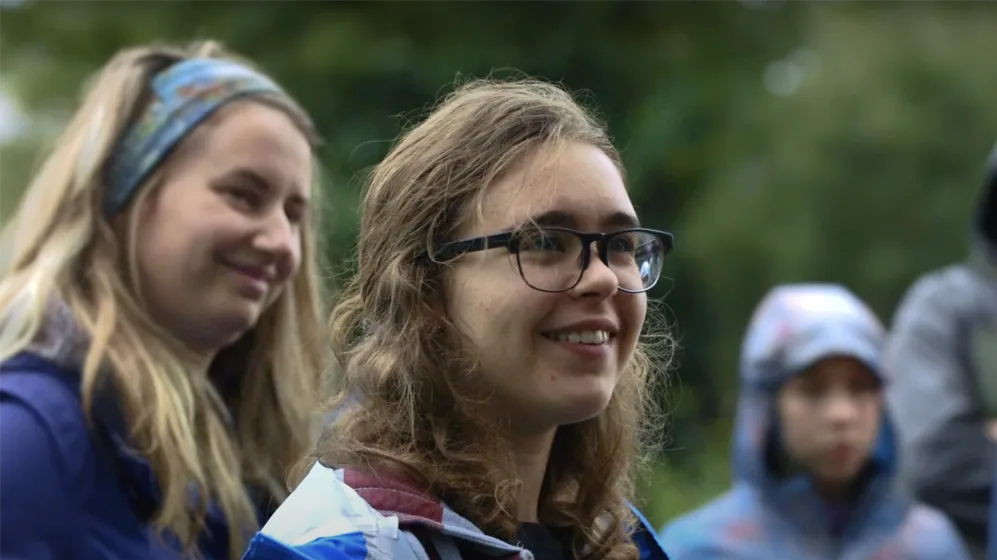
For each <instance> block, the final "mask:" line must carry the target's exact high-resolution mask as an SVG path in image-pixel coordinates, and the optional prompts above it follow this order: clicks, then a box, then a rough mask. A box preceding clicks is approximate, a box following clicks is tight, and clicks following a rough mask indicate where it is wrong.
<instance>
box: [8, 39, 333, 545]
mask: <svg viewBox="0 0 997 560" xmlns="http://www.w3.org/2000/svg"><path fill="white" fill-rule="evenodd" d="M192 57H213V58H225V59H230V60H237V61H238V62H240V63H242V64H246V65H248V63H247V62H246V61H244V60H239V59H237V58H236V57H234V56H233V55H231V54H229V53H227V52H226V51H225V50H224V48H223V47H222V46H220V45H219V44H217V43H215V42H210V41H209V42H202V43H197V44H194V45H189V46H187V47H171V46H146V47H139V48H131V49H127V50H123V51H121V52H120V53H118V54H117V55H116V56H115V57H114V58H113V59H111V61H110V62H109V63H108V64H107V65H106V66H104V68H103V69H101V70H100V72H99V73H98V74H97V75H96V76H95V78H93V79H92V80H91V83H90V86H89V87H87V88H86V89H85V93H84V95H83V99H82V102H81V106H80V107H79V109H78V110H77V112H76V114H75V115H74V117H73V118H72V120H71V122H70V123H69V125H68V127H67V128H66V129H65V131H64V132H63V134H62V135H61V137H60V138H59V140H58V141H57V143H56V145H55V147H54V150H53V151H52V152H51V154H50V155H49V156H48V158H47V159H46V160H45V161H44V163H43V165H42V166H41V169H40V170H39V172H38V174H37V175H36V176H35V178H34V180H33V181H32V183H31V184H30V186H29V187H28V189H27V192H26V193H25V196H24V199H23V200H22V203H21V206H20V208H19V209H18V212H17V214H16V215H15V216H14V220H13V222H12V223H11V224H10V225H9V228H10V230H9V231H7V232H5V237H7V238H8V239H9V240H10V241H12V242H13V246H12V250H13V251H12V252H13V254H12V255H11V258H10V263H9V270H7V271H5V273H4V275H3V276H2V279H0V315H2V317H3V328H2V329H0V331H2V333H0V359H6V358H8V357H10V356H12V355H13V354H15V353H17V352H19V351H22V350H24V349H25V348H27V347H28V346H29V345H30V344H31V343H32V341H33V340H35V339H36V338H37V337H38V336H39V335H40V332H41V331H42V329H44V328H45V326H46V325H45V323H46V312H47V309H48V308H49V305H50V304H51V302H52V301H53V300H56V301H59V302H61V304H65V305H66V306H68V308H69V310H70V311H71V312H72V314H73V317H74V318H75V321H76V322H77V324H78V326H79V328H80V329H81V330H82V331H83V332H84V333H85V334H86V336H87V338H88V346H87V353H86V357H85V361H84V363H83V364H82V372H81V394H82V401H83V408H84V411H85V413H86V415H87V418H88V420H89V421H90V422H91V423H92V422H93V414H92V412H93V411H92V406H93V403H94V401H95V398H96V397H97V395H98V394H99V393H100V392H101V391H102V390H103V389H104V387H108V388H110V389H111V390H112V392H113V394H114V396H115V397H116V398H117V399H118V402H119V405H120V407H121V412H122V414H123V415H124V418H125V421H126V423H127V426H128V428H129V431H130V433H129V434H128V435H129V436H130V439H129V442H130V444H131V445H133V446H134V447H135V450H136V451H137V452H138V453H139V454H140V455H141V456H143V457H144V458H145V459H147V460H148V462H149V463H150V465H151V467H152V470H153V472H154V473H155V477H156V481H157V483H158V487H159V490H160V493H161V495H162V501H161V504H160V506H159V509H158V510H157V511H156V513H155V516H154V519H153V525H154V526H155V527H157V528H158V529H160V530H166V531H170V532H172V533H174V534H175V535H176V537H178V538H179V540H180V541H181V543H183V546H184V550H185V551H187V552H193V553H195V554H196V552H197V551H196V538H197V535H198V533H199V532H200V531H201V530H202V529H203V528H204V526H205V512H206V508H207V504H208V500H215V501H216V502H217V504H218V506H219V507H220V508H221V510H222V512H224V514H225V516H226V519H227V521H228V523H229V539H230V540H229V542H230V543H231V550H232V555H231V556H232V558H233V559H237V558H239V557H241V554H242V550H243V548H244V545H245V544H246V542H247V537H248V536H250V535H251V534H252V532H253V531H255V530H256V529H257V528H258V518H257V512H256V508H255V505H254V503H253V502H254V501H253V499H252V498H251V496H250V491H249V490H248V489H247V486H248V487H251V488H253V489H254V490H262V491H264V492H267V493H268V494H269V495H270V496H272V497H273V498H275V499H277V500H282V499H283V498H284V497H285V496H286V488H287V486H286V484H285V480H286V476H287V468H288V467H290V466H292V465H293V464H294V463H295V462H297V461H298V460H300V458H301V456H302V455H303V454H305V453H306V452H307V450H308V449H309V448H310V447H311V446H312V445H313V443H314V438H313V431H314V427H315V421H314V411H315V408H316V407H317V402H316V395H317V393H318V389H319V379H318V378H319V376H320V371H321V368H322V367H323V362H324V356H323V354H324V351H323V347H324V346H325V344H327V340H326V339H325V336H324V334H323V332H324V327H323V324H322V322H323V320H324V317H323V315H324V313H323V311H322V310H321V308H320V301H321V300H322V297H321V295H322V294H321V293H320V286H319V283H318V280H317V279H318V277H319V276H318V272H319V271H318V270H317V267H318V264H317V263H318V260H317V250H316V238H315V234H314V232H315V228H316V226H315V221H314V220H315V219H316V216H315V215H312V216H309V217H308V218H306V220H308V221H306V223H305V225H304V227H303V228H302V231H303V232H304V233H303V234H302V235H303V239H302V262H301V268H300V270H299V272H298V274H297V276H296V277H295V279H294V280H293V281H292V282H291V284H290V285H289V286H288V287H287V288H286V289H285V290H284V291H283V293H282V294H281V295H280V297H279V298H278V299H277V301H275V302H274V304H273V305H272V306H271V307H269V308H268V309H267V310H266V312H265V313H263V315H262V316H261V318H260V320H259V322H258V323H257V325H256V327H255V328H254V329H252V331H250V332H249V333H247V334H245V335H244V336H243V337H242V339H241V340H240V341H239V342H237V343H236V344H235V345H233V346H231V347H229V348H226V349H223V350H222V351H221V352H220V353H219V354H218V356H217V357H216V358H215V359H214V361H213V362H212V365H211V369H212V374H214V373H215V372H217V371H219V370H226V371H230V372H231V370H235V374H236V375H238V376H239V377H240V378H241V381H240V386H239V389H238V392H237V396H235V397H228V398H227V396H226V395H221V394H219V392H218V390H217V389H216V388H215V387H214V386H213V385H212V383H211V382H210V380H209V376H204V375H195V374H193V373H191V368H190V367H189V366H188V364H189V362H188V361H187V360H186V358H185V352H184V350H183V348H182V347H181V345H180V344H179V342H178V341H177V340H176V339H175V338H173V337H171V336H170V335H169V334H168V333H166V332H164V331H163V330H162V328H160V327H159V326H158V325H156V323H155V322H154V321H153V320H152V318H151V317H149V315H148V314H147V312H146V311H145V310H144V306H143V305H142V301H141V296H140V290H139V289H138V288H139V286H137V285H136V283H135V279H136V278H137V275H136V273H135V262H134V255H133V251H134V241H135V240H134V222H135V220H134V219H133V218H134V216H135V215H136V214H137V212H138V210H139V209H140V207H141V206H142V204H143V201H144V200H147V199H148V197H149V195H150V193H151V192H153V191H155V189H156V188H158V186H159V185H160V184H161V178H162V173H161V172H160V173H154V174H153V175H154V176H153V177H152V178H151V179H149V180H148V181H146V183H145V184H143V185H142V186H141V187H140V188H139V191H138V194H137V196H136V197H135V200H134V201H133V202H131V203H130V204H129V206H128V207H126V208H125V209H124V210H123V211H122V212H121V215H120V216H119V217H117V218H114V219H113V220H108V219H106V218H105V217H104V214H103V213H102V212H101V202H102V198H103V196H104V191H105V184H104V179H103V177H104V174H105V169H106V167H107V165H108V160H109V158H110V157H111V156H112V153H113V151H114V149H115V145H116V142H117V141H118V139H119V138H120V137H121V136H122V134H123V131H124V130H126V128H127V127H128V125H129V124H130V123H131V122H133V121H134V119H135V118H136V116H137V115H138V114H139V113H140V112H141V111H142V110H143V109H144V107H145V106H146V104H147V103H149V101H150V97H151V93H150V92H149V88H148V84H149V83H150V81H151V79H152V77H153V76H154V75H155V74H156V73H158V72H161V71H163V70H165V69H166V68H168V67H169V66H171V65H173V64H175V63H177V62H180V61H183V60H185V59H188V58H192ZM255 100H256V101H260V102H264V103H269V104H271V105H272V106H274V107H276V108H279V109H281V110H283V111H285V112H286V113H287V114H288V115H289V116H290V117H291V118H292V119H293V120H294V122H295V123H296V124H297V126H298V127H299V128H300V129H301V131H302V133H304V134H306V135H307V136H308V137H309V139H310V140H313V139H314V134H313V127H312V124H311V121H310V119H309V117H308V115H307V114H306V113H305V112H304V111H303V110H302V109H300V108H299V107H298V106H297V105H296V104H294V102H293V101H290V100H288V99H281V100H280V102H277V100H275V99H269V100H268V99H267V98H264V97H257V98H255ZM182 145H183V143H181V146H180V150H182ZM174 155H175V154H174ZM172 157H174V156H168V157H167V158H166V161H164V162H161V164H160V166H159V169H160V170H161V169H162V168H163V166H164V165H168V163H169V161H170V159H171V158H172ZM313 190H316V191H317V189H313ZM312 206H313V207H315V206H317V204H313V205H312ZM314 213H315V212H314V211H313V214H314ZM118 219H121V220H124V221H123V222H122V223H123V224H125V225H126V227H125V228H123V230H124V231H125V232H126V233H125V234H124V235H120V236H119V235H115V231H116V225H117V223H118V222H117V220H118ZM121 229H122V228H117V230H121ZM230 412H231V415H232V416H234V418H231V417H230ZM233 420H234V424H233V423H232V422H233ZM191 487H193V488H194V489H195V490H196V491H197V492H196V494H197V496H198V497H199V504H198V505H197V506H196V507H193V508H192V507H191V502H190V496H191V494H190V490H191Z"/></svg>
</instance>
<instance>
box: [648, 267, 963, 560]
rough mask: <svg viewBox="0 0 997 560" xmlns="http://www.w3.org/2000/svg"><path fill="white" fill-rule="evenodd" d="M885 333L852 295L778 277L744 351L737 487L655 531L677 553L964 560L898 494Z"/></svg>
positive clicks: (925, 514) (692, 556) (815, 559)
mask: <svg viewBox="0 0 997 560" xmlns="http://www.w3.org/2000/svg"><path fill="white" fill-rule="evenodd" d="M883 339H884V330H883V328H882V326H881V324H880V322H879V321H878V320H877V319H876V317H875V316H874V315H873V313H872V312H871V311H870V310H869V309H868V308H867V307H866V306H865V305H864V304H863V303H862V302H861V301H860V300H859V299H858V298H857V297H855V296H854V295H853V294H852V293H851V292H849V291H848V290H847V289H845V288H843V287H841V286H838V285H833V284H796V285H784V286H779V287H776V288H775V289H773V290H772V291H771V292H770V293H769V294H768V296H767V297H765V298H764V300H763V301H762V303H761V304H760V305H759V306H758V308H757V310H756V311H755V314H754V317H753V319H752V321H751V324H750V325H749V328H748V331H747V334H746V336H745V340H744V344H743V346H742V351H741V363H740V377H741V393H740V402H739V405H738V412H737V418H736V425H735V429H734V435H733V449H732V462H733V471H734V486H733V488H731V490H729V491H728V492H727V493H726V494H724V495H723V496H721V497H719V498H717V499H716V500H714V501H712V502H710V503H709V504H707V505H706V506H704V507H702V508H700V509H698V510H696V511H694V512H692V513H689V514H686V515H685V516H683V517H681V518H679V519H678V520H676V521H674V522H672V523H670V524H669V525H667V526H666V527H665V528H664V529H663V530H662V532H661V538H662V543H663V545H664V547H665V549H666V550H668V553H669V555H670V556H671V558H672V559H673V560H687V559H688V560H709V559H714V558H724V559H737V560H749V559H751V560H755V559H757V560H773V559H779V560H794V559H800V560H804V559H806V560H819V559H841V560H960V559H965V558H967V553H966V551H965V549H964V546H963V544H962V542H961V541H960V538H959V536H958V535H957V533H956V531H955V529H954V527H953V526H952V524H951V523H950V522H949V521H948V520H947V519H946V518H945V517H944V516H942V515H941V514H940V513H938V512H936V511H934V510H931V509H929V508H927V507H925V506H921V505H918V504H915V503H912V502H910V501H909V500H908V499H906V498H905V497H903V496H902V495H900V494H899V493H898V492H897V491H896V490H895V488H894V486H895V484H894V477H895V472H896V468H897V452H896V449H895V444H894V437H893V429H892V427H891V425H890V422H889V419H888V417H887V415H886V411H885V408H884V406H883V396H882V395H883V385H884V382H885V379H884V378H883V376H882V375H881V373H880V360H881V347H882V342H883Z"/></svg>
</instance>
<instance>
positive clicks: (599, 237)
mask: <svg viewBox="0 0 997 560" xmlns="http://www.w3.org/2000/svg"><path fill="white" fill-rule="evenodd" d="M673 241H674V237H673V236H672V234H671V233H668V232H666V231H658V230H654V229H645V228H631V229H625V230H620V231H614V232H612V233H584V232H581V231H575V230H572V229H567V228H560V227H528V228H525V229H521V230H517V231H510V232H504V233H497V234H495V235H488V236H485V237H474V238H471V239H462V240H459V241H448V242H443V243H439V244H437V245H436V252H435V257H436V258H437V259H440V260H450V259H455V258H457V257H459V256H461V255H464V254H466V253H474V252H477V251H484V250H487V249H496V248H505V249H507V250H508V251H509V252H510V253H512V254H513V255H516V265H517V266H518V267H519V274H520V276H522V277H523V280H524V281H525V282H526V284H527V285H529V286H530V287H531V288H533V289H534V290H539V291H541V292H550V293H558V292H566V291H568V290H570V289H572V288H574V287H575V286H577V285H578V283H579V282H581V280H582V275H584V274H585V270H586V269H587V268H588V266H589V264H590V263H591V260H592V251H591V247H592V244H593V243H595V244H596V254H597V255H598V258H599V260H600V261H602V263H603V264H605V265H606V266H607V267H609V269H610V270H612V271H613V272H614V273H616V278H617V279H618V281H619V290H620V291H621V292H627V293H631V294H639V293H641V292H646V291H648V290H650V289H651V288H653V287H654V286H655V284H657V283H658V280H659V279H660V278H661V265H662V262H663V261H664V260H665V255H667V254H668V253H669V252H670V251H671V250H672V244H673Z"/></svg>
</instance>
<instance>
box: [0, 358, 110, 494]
mask: <svg viewBox="0 0 997 560" xmlns="http://www.w3.org/2000/svg"><path fill="white" fill-rule="evenodd" d="M0 410H2V415H3V421H2V422H0V430H2V432H3V438H2V439H3V442H4V453H3V457H4V459H2V461H3V465H4V467H5V468H8V467H9V465H8V459H7V458H11V460H14V459H16V460H17V461H18V462H19V463H31V462H32V461H35V460H39V461H40V460H42V459H45V460H48V461H51V462H52V463H53V464H54V465H56V466H57V467H58V468H59V470H60V472H61V474H62V475H64V476H65V477H66V478H67V479H68V481H69V482H70V483H72V484H73V485H74V486H76V485H78V484H79V483H80V482H81V480H80V479H81V477H83V476H84V474H85V473H84V472H83V471H84V470H85V466H86V464H87V461H88V460H89V458H90V457H91V456H92V453H93V449H92V441H91V438H90V431H89V428H88V426H87V422H86V418H85V417H84V414H83V409H82V405H81V402H80V396H79V381H78V374H77V372H72V371H67V370H64V369H62V368H60V367H58V366H56V365H54V364H52V363H50V362H48V361H46V360H44V359H42V358H39V357H37V356H33V355H30V354H19V355H17V356H14V357H12V358H10V359H9V360H6V361H4V362H3V363H0ZM8 421H9V422H8ZM25 467H30V464H26V465H25Z"/></svg>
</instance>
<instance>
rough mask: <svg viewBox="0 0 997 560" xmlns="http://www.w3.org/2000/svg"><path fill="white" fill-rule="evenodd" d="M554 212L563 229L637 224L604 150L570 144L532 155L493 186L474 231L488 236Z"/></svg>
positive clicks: (594, 228)
mask: <svg viewBox="0 0 997 560" xmlns="http://www.w3.org/2000/svg"><path fill="white" fill-rule="evenodd" d="M550 213H555V214H557V215H559V216H561V217H562V221H564V222H566V223H564V224H563V225H565V226H568V227H575V228H579V229H586V230H596V229H600V228H603V227H607V226H615V225H618V224H619V222H621V220H620V216H621V215H626V216H630V217H632V218H633V221H636V213H635V211H634V207H633V204H632V202H631V201H630V195H629V194H628V193H627V190H626V186H625V185H624V183H623V177H622V176H621V174H620V171H619V169H617V167H616V165H615V164H614V163H613V160H611V159H610V158H609V156H607V155H606V154H605V153H603V152H602V150H600V149H598V148H596V147H595V146H591V145H588V144H580V143H569V144H567V145H565V146H562V147H560V148H558V149H545V150H543V151H541V152H539V153H536V154H531V155H530V156H528V157H526V158H524V159H523V160H522V161H520V162H518V164H517V165H515V166H514V167H513V168H512V169H510V170H509V171H508V172H507V173H506V174H505V175H503V176H502V177H501V178H500V179H499V180H498V181H496V182H495V183H493V184H492V185H490V186H489V187H488V189H487V190H486V191H485V193H484V196H483V197H482V199H481V208H480V215H479V216H475V217H472V220H471V221H472V222H473V223H474V227H473V229H475V230H480V231H479V232H478V233H485V232H487V231H490V230H497V229H505V228H510V227H514V226H516V225H519V224H522V223H524V222H525V221H527V220H529V219H530V218H534V217H537V216H540V215H542V214H550Z"/></svg>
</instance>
